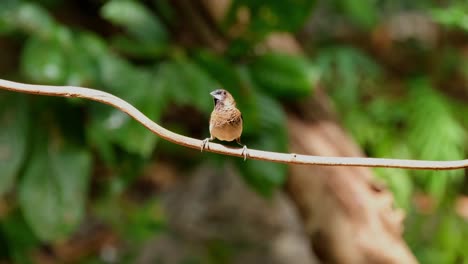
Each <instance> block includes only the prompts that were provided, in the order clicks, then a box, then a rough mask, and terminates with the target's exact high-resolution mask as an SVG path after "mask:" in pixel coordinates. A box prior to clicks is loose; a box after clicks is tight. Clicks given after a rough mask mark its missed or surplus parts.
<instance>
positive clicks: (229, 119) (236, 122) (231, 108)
mask: <svg viewBox="0 0 468 264" xmlns="http://www.w3.org/2000/svg"><path fill="white" fill-rule="evenodd" d="M210 95H211V96H213V100H214V109H213V111H212V112H211V117H210V137H209V138H206V139H204V140H203V142H202V145H201V151H203V150H204V149H205V148H206V147H207V146H208V142H209V141H212V140H214V139H218V140H222V141H234V140H235V141H236V142H237V144H239V145H240V146H242V155H243V156H244V161H245V160H246V159H247V154H248V150H247V146H246V145H243V144H242V143H241V141H240V137H241V134H242V113H241V112H240V111H239V109H237V107H236V101H235V100H234V97H232V95H231V94H230V93H229V92H228V91H226V90H224V89H217V90H214V91H212V92H211V93H210Z"/></svg>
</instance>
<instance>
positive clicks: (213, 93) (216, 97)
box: [210, 91, 223, 100]
mask: <svg viewBox="0 0 468 264" xmlns="http://www.w3.org/2000/svg"><path fill="white" fill-rule="evenodd" d="M210 94H211V96H213V97H214V98H215V99H218V100H221V99H223V98H221V95H219V94H216V91H213V92H211V93H210Z"/></svg>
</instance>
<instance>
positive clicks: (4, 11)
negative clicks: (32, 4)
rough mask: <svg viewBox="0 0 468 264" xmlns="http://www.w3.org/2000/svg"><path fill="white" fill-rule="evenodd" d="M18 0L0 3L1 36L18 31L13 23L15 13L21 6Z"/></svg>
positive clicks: (6, 0)
mask: <svg viewBox="0 0 468 264" xmlns="http://www.w3.org/2000/svg"><path fill="white" fill-rule="evenodd" d="M19 4H20V3H19V1H18V0H3V1H0V34H3V33H9V32H10V31H13V30H14V29H16V25H15V24H14V23H13V21H12V20H13V19H12V18H13V13H14V11H15V10H16V9H17V8H18V6H19Z"/></svg>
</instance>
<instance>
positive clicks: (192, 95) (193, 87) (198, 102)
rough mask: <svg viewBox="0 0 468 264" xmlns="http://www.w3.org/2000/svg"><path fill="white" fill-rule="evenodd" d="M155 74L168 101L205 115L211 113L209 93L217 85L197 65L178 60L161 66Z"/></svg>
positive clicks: (211, 105)
mask: <svg viewBox="0 0 468 264" xmlns="http://www.w3.org/2000/svg"><path fill="white" fill-rule="evenodd" d="M157 74H158V81H159V82H162V84H161V85H162V86H163V88H162V89H163V90H165V91H167V96H168V100H170V101H172V102H174V103H176V104H179V105H192V106H194V107H196V108H197V109H198V110H199V111H201V112H203V113H205V114H209V113H210V112H211V110H212V108H213V103H212V98H211V97H210V95H209V93H210V92H211V91H213V90H215V89H217V88H219V85H218V84H217V83H216V81H215V80H213V79H212V78H211V77H210V76H209V75H208V74H207V73H206V72H205V71H204V70H203V69H201V68H200V67H199V66H198V65H197V64H195V63H193V62H192V61H190V60H188V59H185V58H179V59H177V60H174V61H169V62H166V63H163V64H161V66H160V67H159V69H158V73H157Z"/></svg>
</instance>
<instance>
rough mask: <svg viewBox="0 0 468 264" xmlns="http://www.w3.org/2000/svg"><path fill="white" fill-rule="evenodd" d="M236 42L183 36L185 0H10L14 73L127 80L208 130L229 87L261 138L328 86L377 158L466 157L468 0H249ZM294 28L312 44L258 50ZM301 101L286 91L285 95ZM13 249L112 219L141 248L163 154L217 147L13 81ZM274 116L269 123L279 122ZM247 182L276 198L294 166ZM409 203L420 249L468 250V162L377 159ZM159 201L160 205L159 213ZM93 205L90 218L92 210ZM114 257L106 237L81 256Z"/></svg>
mask: <svg viewBox="0 0 468 264" xmlns="http://www.w3.org/2000/svg"><path fill="white" fill-rule="evenodd" d="M246 7H248V8H249V10H250V14H251V16H250V19H251V21H250V23H249V24H248V26H246V27H245V28H244V29H243V30H242V31H241V32H239V33H235V34H231V36H233V37H232V38H231V39H229V41H228V43H229V44H228V46H227V48H226V49H225V50H222V51H220V50H216V49H215V48H213V47H212V46H205V45H203V43H200V42H197V41H193V40H191V39H188V40H187V39H186V38H184V34H185V33H186V32H184V25H183V24H180V23H178V22H179V21H180V18H179V17H178V16H177V15H176V14H177V13H176V12H175V11H174V8H175V7H174V6H173V5H172V4H171V1H159V0H158V1H156V0H155V1H130V0H110V1H104V0H87V1H63V0H37V1H21V0H2V1H0V58H1V59H0V77H1V78H3V79H10V80H19V81H24V82H30V83H41V84H57V85H62V84H67V85H77V86H85V87H93V88H97V89H102V90H105V91H108V92H111V93H113V94H115V95H117V96H119V97H121V98H123V99H125V100H127V101H129V102H130V103H132V104H133V105H134V106H136V107H137V108H138V109H140V110H141V111H143V112H144V113H145V114H146V115H147V116H149V117H150V118H151V119H152V120H154V121H155V122H158V123H161V124H162V125H163V126H165V127H167V128H169V129H171V130H174V131H177V132H179V133H182V134H184V135H188V136H192V137H196V138H200V139H201V138H205V137H206V136H207V135H208V129H207V120H208V116H209V113H210V111H211V109H212V101H211V98H210V97H209V95H208V93H209V92H210V91H212V90H214V89H216V88H218V87H220V86H222V87H225V88H226V89H228V90H230V91H231V92H232V93H233V95H234V97H235V98H237V100H238V103H239V107H240V108H241V109H242V111H243V116H244V118H245V124H246V125H245V131H244V135H243V141H244V142H245V143H247V145H248V146H249V147H250V148H258V149H264V150H271V151H286V150H287V131H286V125H285V123H286V114H285V111H286V110H285V109H287V108H288V106H289V105H294V104H296V103H298V102H300V101H301V100H302V99H303V98H304V97H307V96H314V93H313V92H314V89H318V88H317V87H320V88H321V89H324V90H325V91H326V93H327V94H329V95H330V96H331V97H332V99H333V107H334V108H335V109H336V112H337V114H338V116H339V118H340V122H341V123H342V124H343V126H345V127H346V129H347V130H348V131H349V133H351V134H352V135H353V137H354V138H355V140H356V141H357V142H358V143H359V144H360V146H361V147H362V148H363V149H364V150H365V152H366V154H368V155H369V156H373V157H395V158H411V159H428V160H456V159H464V158H465V157H466V150H467V147H468V145H467V140H466V138H467V133H466V128H467V126H468V118H467V117H468V105H467V102H468V5H467V4H466V3H465V1H428V0H427V1H423V0H419V1H411V2H410V3H409V2H408V1H398V0H394V1H371V0H366V1H351V0H334V1H317V2H316V1H306V0H296V1H248V0H235V1H233V2H232V5H231V7H230V9H229V11H228V13H227V16H226V18H224V19H223V20H222V21H221V23H220V24H221V27H220V28H219V30H221V31H229V30H230V29H232V28H233V25H234V24H235V23H238V17H237V16H238V14H239V9H242V8H246ZM278 31H288V32H291V33H294V34H296V36H297V38H298V40H299V42H300V44H301V45H302V47H303V48H304V50H305V52H304V53H303V54H298V55H291V54H288V53H273V52H270V51H268V50H267V49H262V48H261V46H260V48H259V44H260V43H261V42H262V41H263V40H264V38H265V37H266V36H267V35H268V34H269V33H271V32H278ZM285 105H287V106H285ZM0 127H1V129H0V197H1V199H0V259H1V260H4V261H6V262H7V263H8V262H9V263H13V262H18V263H27V262H28V261H31V262H34V261H36V260H37V258H35V256H36V254H37V252H47V248H48V247H50V246H56V245H57V244H60V243H61V242H63V241H66V240H67V239H69V238H70V237H72V236H76V233H77V232H79V230H80V226H82V223H83V222H84V221H92V219H93V218H97V219H99V220H100V222H101V223H104V226H106V227H110V228H111V230H112V231H111V232H110V233H112V234H114V235H115V236H118V237H124V238H125V239H126V240H127V241H128V244H129V246H128V247H127V250H126V251H125V252H126V253H125V254H124V257H122V258H123V260H127V261H130V262H131V261H132V258H133V257H135V254H136V251H132V250H136V248H138V245H140V244H141V243H143V242H144V241H146V240H147V239H148V238H150V237H151V236H153V235H154V234H155V233H157V232H162V231H164V230H165V229H166V224H167V223H166V222H165V216H164V213H162V212H161V208H160V206H159V201H158V192H157V191H155V192H153V193H152V194H151V195H149V196H145V197H144V199H142V198H138V199H135V197H134V195H133V196H132V194H140V196H141V192H143V191H142V190H141V187H140V186H139V185H138V183H139V182H140V181H141V177H140V176H141V175H142V174H143V172H144V169H145V168H147V166H148V165H150V164H151V163H152V162H154V161H155V160H158V161H160V160H172V161H175V162H176V163H180V164H181V165H183V166H185V167H186V168H187V169H188V170H190V168H193V166H194V165H196V164H198V163H199V162H201V161H202V160H203V159H206V158H207V157H209V158H210V159H212V160H215V161H216V162H222V160H224V159H226V158H225V157H219V156H216V155H209V154H205V153H204V154H203V155H201V154H198V153H197V152H195V151H191V150H187V149H184V148H182V147H180V146H175V145H172V144H169V143H166V142H162V141H160V140H159V139H158V137H156V136H154V135H153V134H151V133H150V132H148V131H147V130H146V129H144V128H143V127H142V126H141V125H139V124H138V123H136V122H135V121H133V120H131V119H130V118H129V117H128V116H127V115H125V114H123V113H121V112H119V111H117V110H115V109H112V108H110V107H108V106H104V105H100V104H97V103H92V102H86V101H82V100H76V99H63V98H48V97H40V96H26V95H22V94H12V93H7V92H0ZM265 131H268V133H264V132H265ZM239 169H240V170H241V171H242V175H244V176H245V177H244V179H245V181H246V182H248V183H249V185H250V186H251V187H252V188H254V189H255V190H256V191H258V192H259V193H260V194H261V195H264V196H266V197H268V196H269V195H270V194H271V193H272V192H274V191H275V190H277V189H278V188H281V186H282V184H283V183H284V181H285V179H286V176H287V170H286V167H285V166H284V165H279V164H273V163H265V162H258V161H247V162H245V163H242V164H241V166H239ZM376 174H377V175H378V176H379V177H381V178H382V179H384V180H385V181H386V182H387V184H388V185H389V186H390V188H391V189H392V191H393V193H394V197H395V200H396V202H397V205H398V206H399V207H401V208H403V209H404V210H405V211H406V213H407V220H406V225H405V239H406V241H407V243H408V244H409V246H410V248H411V249H412V251H413V253H414V254H415V255H416V256H417V258H418V259H419V260H420V261H421V262H422V263H468V251H467V250H466V249H467V248H468V224H467V221H468V216H467V211H468V205H467V200H466V199H468V198H467V197H466V195H467V193H468V184H467V183H468V181H467V179H468V178H467V176H466V171H465V170H456V171H406V170H392V169H379V170H376ZM155 212H157V213H155ZM90 216H91V217H90ZM100 259H101V260H102V259H105V257H103V255H102V252H101V255H99V254H97V253H96V254H90V255H86V256H85V257H80V258H78V260H77V261H80V262H83V263H88V262H89V263H94V262H96V261H98V260H100Z"/></svg>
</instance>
